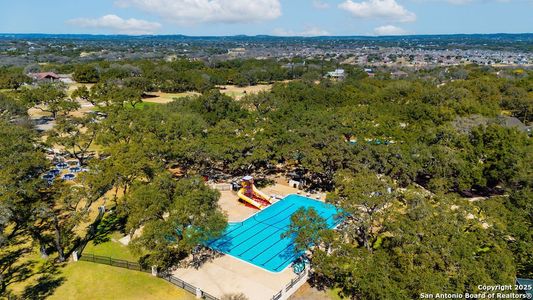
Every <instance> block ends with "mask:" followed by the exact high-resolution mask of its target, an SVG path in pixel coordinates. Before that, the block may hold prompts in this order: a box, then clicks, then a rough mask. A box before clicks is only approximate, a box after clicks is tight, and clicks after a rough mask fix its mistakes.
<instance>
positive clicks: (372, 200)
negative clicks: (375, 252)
mask: <svg viewBox="0 0 533 300" xmlns="http://www.w3.org/2000/svg"><path fill="white" fill-rule="evenodd" d="M335 183H336V186H337V190H336V191H335V193H334V194H333V195H332V199H331V201H332V202H333V203H335V204H336V205H338V206H340V207H342V208H343V209H344V210H345V212H346V213H347V218H348V220H349V221H348V222H347V223H346V227H347V228H349V230H346V233H347V234H348V236H347V238H348V239H350V240H352V241H357V243H359V244H360V245H361V246H363V247H365V248H366V249H367V250H368V251H370V252H371V251H372V243H373V242H374V241H375V240H376V238H377V235H378V233H380V231H381V230H382V229H381V227H382V226H383V221H384V217H385V216H386V213H387V210H388V209H390V206H391V205H392V204H393V202H394V200H395V199H396V193H395V192H393V187H394V185H393V183H392V182H391V180H390V179H387V178H386V177H384V176H381V177H378V176H376V174H374V173H372V172H370V171H368V170H366V169H364V168H361V169H360V170H359V171H358V172H357V173H356V174H351V173H350V172H348V171H344V172H339V173H338V174H337V175H336V178H335Z"/></svg>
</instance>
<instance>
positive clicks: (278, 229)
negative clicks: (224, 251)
mask: <svg viewBox="0 0 533 300" xmlns="http://www.w3.org/2000/svg"><path fill="white" fill-rule="evenodd" d="M288 208H289V207H288ZM288 208H287V209H288ZM285 210H286V209H285ZM282 212H283V211H282ZM293 213H294V212H291V213H290V216H292V214H293ZM279 215H280V214H277V215H275V216H279ZM287 217H288V216H287ZM287 217H285V218H283V220H285V219H286V218H287ZM256 221H257V220H256ZM257 222H259V223H257V224H262V225H264V226H265V228H263V229H259V231H258V232H256V233H255V234H259V233H260V232H261V231H264V230H265V229H267V228H270V227H273V228H276V229H277V230H276V231H275V232H278V231H280V230H283V229H284V228H286V227H283V228H278V227H276V226H272V225H270V224H268V223H263V222H261V221H257ZM255 227H256V226H253V227H251V228H250V229H252V228H255ZM245 232H248V230H246V231H243V232H242V233H240V234H239V235H238V236H236V237H235V238H237V237H240V236H242V235H243V234H244V233H245ZM267 233H268V232H267ZM255 234H254V235H255ZM272 235H273V233H270V234H269V235H268V237H271V236H272ZM250 238H251V237H250ZM248 241H249V238H246V239H244V240H243V241H242V242H240V243H238V244H236V245H232V246H233V247H231V249H229V250H228V251H232V250H233V249H235V248H237V247H239V246H240V245H242V244H244V243H245V242H248Z"/></svg>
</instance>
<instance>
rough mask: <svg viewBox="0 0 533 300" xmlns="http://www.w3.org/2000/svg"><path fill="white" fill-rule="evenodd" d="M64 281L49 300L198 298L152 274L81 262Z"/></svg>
mask: <svg viewBox="0 0 533 300" xmlns="http://www.w3.org/2000/svg"><path fill="white" fill-rule="evenodd" d="M62 271H63V272H62V273H63V277H64V282H63V284H62V285H61V286H59V287H58V288H57V289H56V290H55V292H54V293H53V295H52V296H51V297H50V298H49V299H57V300H64V299H83V300H90V299H95V300H96V299H98V300H99V299H139V300H140V299H142V300H145V299H172V300H175V299H184V300H188V299H195V298H194V296H192V295H191V294H189V293H188V292H186V291H184V290H181V289H179V288H178V287H176V286H174V285H172V284H170V283H168V282H166V281H165V280H163V279H160V278H155V277H153V276H152V275H150V274H147V273H143V272H137V271H132V270H127V269H121V268H117V267H111V266H106V265H100V264H95V263H90V262H84V261H78V262H75V263H74V262H73V263H69V264H68V265H67V266H66V267H65V268H64V269H63V270H62Z"/></svg>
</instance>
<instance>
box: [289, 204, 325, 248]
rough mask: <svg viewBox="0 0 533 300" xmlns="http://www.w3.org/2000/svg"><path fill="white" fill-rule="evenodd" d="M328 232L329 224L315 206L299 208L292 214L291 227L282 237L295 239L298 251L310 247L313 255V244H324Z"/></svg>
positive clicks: (316, 245) (318, 245)
mask: <svg viewBox="0 0 533 300" xmlns="http://www.w3.org/2000/svg"><path fill="white" fill-rule="evenodd" d="M327 232H328V225H327V223H326V220H324V218H322V217H320V215H319V214H318V212H317V211H316V210H315V209H314V208H312V207H311V208H309V209H305V208H299V209H298V210H297V211H296V212H295V213H294V214H292V215H291V223H290V224H289V228H288V229H287V231H286V232H284V233H283V234H282V237H283V238H287V237H288V238H292V239H293V241H294V245H295V249H294V250H295V251H296V252H301V251H306V250H308V249H309V250H311V255H312V253H313V252H314V247H313V246H315V247H320V246H322V242H323V241H324V237H325V235H326V233H327Z"/></svg>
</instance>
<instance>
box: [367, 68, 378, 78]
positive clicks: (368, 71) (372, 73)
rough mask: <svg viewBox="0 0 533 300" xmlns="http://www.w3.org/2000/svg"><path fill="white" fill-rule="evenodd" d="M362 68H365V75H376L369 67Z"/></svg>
mask: <svg viewBox="0 0 533 300" xmlns="http://www.w3.org/2000/svg"><path fill="white" fill-rule="evenodd" d="M364 70H365V73H366V75H368V77H374V76H376V74H375V73H374V70H372V69H371V68H365V69H364Z"/></svg>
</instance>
